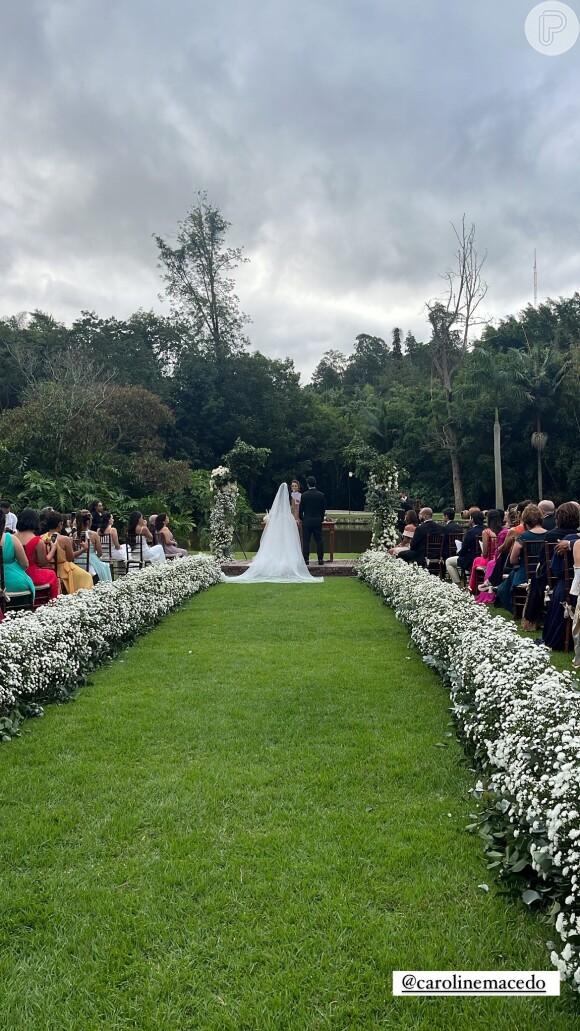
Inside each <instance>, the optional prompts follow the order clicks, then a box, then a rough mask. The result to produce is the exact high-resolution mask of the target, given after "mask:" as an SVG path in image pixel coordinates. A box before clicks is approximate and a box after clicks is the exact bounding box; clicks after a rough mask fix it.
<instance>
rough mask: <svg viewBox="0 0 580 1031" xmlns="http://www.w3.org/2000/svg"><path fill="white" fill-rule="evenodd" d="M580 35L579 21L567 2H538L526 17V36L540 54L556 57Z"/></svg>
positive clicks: (567, 48) (553, 0)
mask: <svg viewBox="0 0 580 1031" xmlns="http://www.w3.org/2000/svg"><path fill="white" fill-rule="evenodd" d="M579 35H580V22H579V21H578V17H577V15H576V13H575V12H574V11H573V10H572V8H571V7H568V4H561V3H559V2H558V0H547V2H546V3H543V4H538V5H537V6H536V7H534V8H533V10H531V11H530V13H529V14H528V17H527V18H526V38H527V40H528V43H530V44H531V46H533V48H534V50H537V51H538V52H539V53H540V54H546V55H547V56H548V57H558V56H559V55H560V54H565V53H566V51H567V50H570V48H571V47H573V46H574V44H575V42H576V40H577V39H578V36H579Z"/></svg>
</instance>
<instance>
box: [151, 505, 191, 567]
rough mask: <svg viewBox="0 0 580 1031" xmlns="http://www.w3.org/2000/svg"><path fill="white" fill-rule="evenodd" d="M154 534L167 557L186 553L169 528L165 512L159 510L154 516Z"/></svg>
mask: <svg viewBox="0 0 580 1031" xmlns="http://www.w3.org/2000/svg"><path fill="white" fill-rule="evenodd" d="M155 534H156V536H157V542H158V544H160V545H161V547H162V548H163V550H164V552H165V554H166V555H167V557H168V558H178V557H179V556H182V557H183V556H184V555H187V548H180V547H179V545H178V543H177V541H176V540H175V538H174V536H173V534H172V532H171V530H170V529H169V516H168V515H167V512H160V514H159V515H158V516H155Z"/></svg>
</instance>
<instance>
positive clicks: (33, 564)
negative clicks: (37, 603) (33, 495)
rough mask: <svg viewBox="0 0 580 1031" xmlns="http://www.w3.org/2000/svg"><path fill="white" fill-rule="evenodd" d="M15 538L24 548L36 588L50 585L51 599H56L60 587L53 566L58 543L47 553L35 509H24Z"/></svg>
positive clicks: (29, 572) (28, 572)
mask: <svg viewBox="0 0 580 1031" xmlns="http://www.w3.org/2000/svg"><path fill="white" fill-rule="evenodd" d="M15 537H17V538H18V540H19V541H20V543H21V544H22V547H23V548H24V552H25V554H26V558H27V559H28V569H27V570H26V572H27V574H28V576H29V577H30V579H31V580H32V582H33V584H34V586H35V587H44V585H45V584H49V586H50V597H51V598H56V597H57V595H58V593H59V590H60V586H59V582H58V576H57V575H56V573H55V571H54V567H53V565H52V564H51V563H52V562H53V561H54V560H55V557H56V547H57V545H56V541H55V542H54V544H51V545H50V548H49V549H48V552H47V549H46V544H45V543H44V541H42V540H41V539H40V519H39V517H38V512H35V511H34V509H33V508H24V509H23V510H22V512H21V513H20V515H19V516H18V522H17V524H16V534H15Z"/></svg>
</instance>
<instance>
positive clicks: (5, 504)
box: [0, 501, 18, 533]
mask: <svg viewBox="0 0 580 1031" xmlns="http://www.w3.org/2000/svg"><path fill="white" fill-rule="evenodd" d="M10 507H11V506H10V502H9V501H0V508H1V509H2V511H3V512H4V515H5V517H6V529H7V530H9V531H10V533H16V524H17V522H18V520H17V518H16V516H15V515H14V512H11V511H10Z"/></svg>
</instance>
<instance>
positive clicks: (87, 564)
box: [72, 536, 91, 573]
mask: <svg viewBox="0 0 580 1031" xmlns="http://www.w3.org/2000/svg"><path fill="white" fill-rule="evenodd" d="M86 543H87V539H86V538H85V537H84V536H83V537H73V541H72V546H73V551H78V550H79V548H82V547H83V545H84V544H86ZM75 563H76V565H77V566H80V568H81V569H86V571H87V573H90V571H91V549H90V547H88V548H87V550H86V552H85V555H84V557H83V556H82V555H79V556H78V558H76V559H75Z"/></svg>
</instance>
